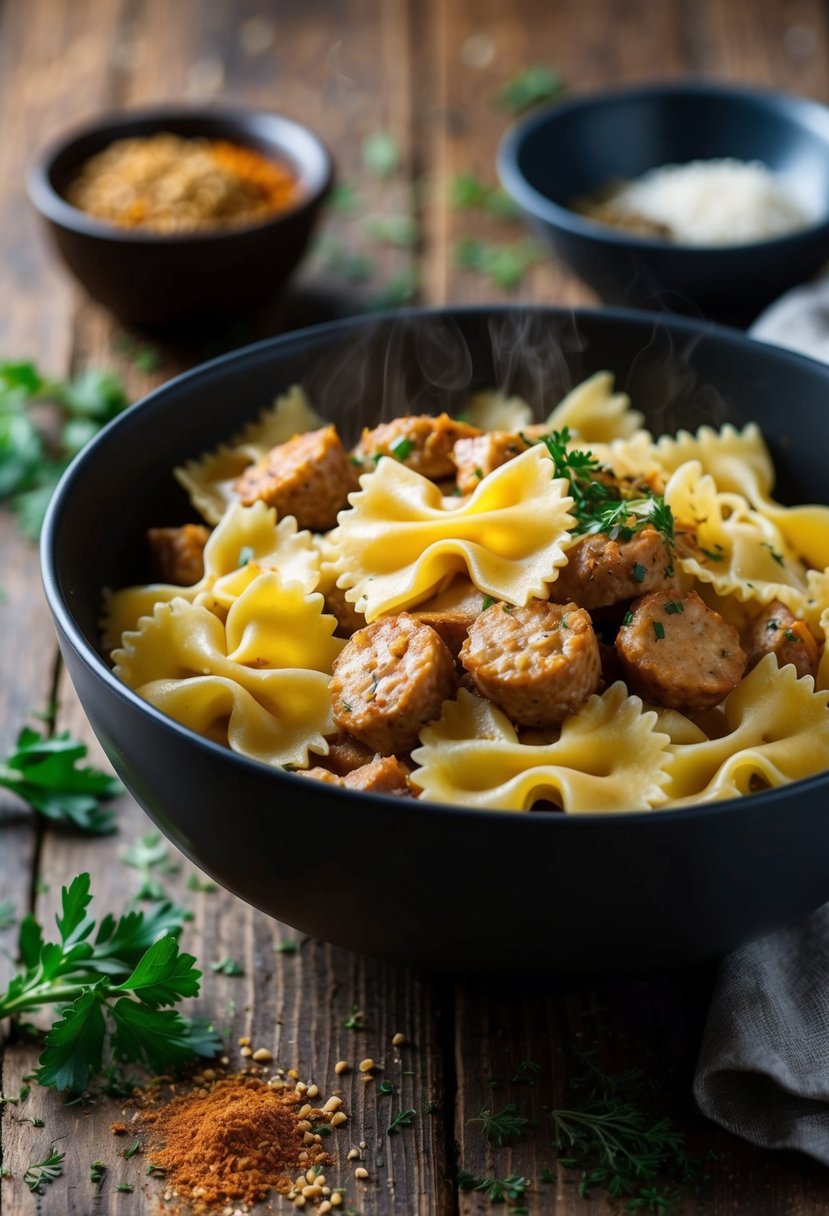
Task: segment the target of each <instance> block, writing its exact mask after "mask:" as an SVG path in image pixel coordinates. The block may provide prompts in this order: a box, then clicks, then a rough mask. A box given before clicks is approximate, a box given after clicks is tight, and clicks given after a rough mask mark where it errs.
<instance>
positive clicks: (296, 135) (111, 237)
mask: <svg viewBox="0 0 829 1216" xmlns="http://www.w3.org/2000/svg"><path fill="white" fill-rule="evenodd" d="M159 131H169V132H171V133H172V134H174V135H183V136H204V137H206V138H208V139H226V140H229V141H230V142H232V143H236V144H241V145H243V146H245V147H249V148H253V149H255V150H256V151H257V152H261V153H262V154H263V155H265V156H270V157H273V158H274V159H278V160H280V161H283V162H285V163H286V164H288V165H289V167H291V168H292V169H293V171H294V173H295V174H296V177H297V181H298V193H297V199H296V202H295V203H294V204H293V205H292V206H291V207H289V208H287V209H286V210H285V211H280V212H278V213H277V214H275V215H274V216H273V217H272V218H270V219H267V220H263V221H260V222H257V223H252V224H247V225H244V226H241V225H240V226H234V227H232V228H222V229H214V230H211V231H203V232H193V233H186V234H171V235H163V234H158V233H153V232H148V231H143V230H141V229H134V228H129V229H127V228H119V227H117V226H116V225H114V224H108V223H105V222H104V221H102V220H99V219H95V218H94V217H93V216H90V215H87V214H86V213H85V212H84V211H81V210H79V209H78V208H77V207H73V206H72V205H71V204H70V203H68V202H67V201H66V198H65V193H66V190H67V188H68V186H69V183H70V182H71V181H72V179H73V177H74V176H75V174H76V173H77V171H78V170H79V169H80V167H81V166H82V165H83V163H84V162H85V161H86V160H88V159H89V157H90V156H93V155H94V154H95V153H96V152H100V151H101V150H102V149H103V148H105V147H107V146H108V145H109V144H111V143H112V142H113V140H116V139H126V138H131V137H134V136H142V135H151V134H155V133H156V132H159ZM331 177H332V168H331V158H330V156H329V154H328V152H327V150H326V148H325V146H324V145H323V144H322V143H321V141H320V140H319V139H318V138H317V136H316V135H314V134H313V132H312V131H310V130H309V129H308V128H307V127H304V126H302V125H301V124H300V123H298V122H294V121H293V120H292V119H289V118H283V117H281V116H280V115H278V114H270V113H266V112H264V111H246V110H236V109H224V108H221V109H220V108H212V109H209V110H200V111H196V110H190V109H181V108H175V107H169V106H166V107H156V108H152V109H146V110H138V111H130V112H127V113H125V114H118V115H110V116H109V117H106V118H102V119H99V120H97V121H96V122H94V123H91V124H89V125H88V126H86V127H84V128H82V129H80V130H78V131H74V132H72V133H71V134H70V135H67V136H64V137H63V138H62V139H59V140H58V141H57V142H55V143H53V144H52V145H51V146H50V147H48V148H47V149H46V150H45V151H44V152H43V153H42V154H41V155H40V157H39V158H38V159H37V161H36V162H35V164H34V165H33V167H32V169H31V172H30V174H29V196H30V198H31V200H32V202H33V203H34V205H35V207H36V208H37V210H38V211H39V212H40V215H41V216H42V217H43V219H44V221H45V223H46V227H47V229H48V231H49V233H50V235H51V237H52V239H53V241H54V243H55V245H56V247H57V249H58V251H59V252H60V254H61V256H62V258H63V260H64V262H65V263H66V265H67V266H68V267H69V269H70V270H71V271H72V273H73V274H74V275H75V276H76V277H77V278H78V279H79V280H80V282H81V283H82V284H83V286H84V287H85V288H86V289H87V291H88V292H89V294H90V295H92V296H94V298H95V299H96V300H99V301H100V303H102V304H104V305H106V307H107V308H109V309H111V311H112V312H114V313H115V314H116V316H118V317H119V318H120V319H121V320H122V321H124V322H126V323H127V324H131V325H138V326H143V327H145V328H164V327H168V326H171V325H180V324H183V323H192V322H197V321H210V322H215V321H217V320H222V319H227V318H233V317H240V316H244V315H248V314H251V313H253V312H255V311H256V309H258V308H260V307H262V306H263V305H265V304H266V303H267V302H268V301H270V300H271V299H273V298H274V296H276V295H277V294H278V293H279V291H280V290H281V289H282V287H283V286H284V284H285V280H286V279H287V277H288V275H289V274H290V273H291V271H292V270H293V269H294V267H295V266H296V265H297V263H298V262H299V260H300V259H301V257H302V255H303V254H304V252H305V250H306V248H307V245H308V241H309V238H310V236H311V232H312V230H313V226H314V222H315V220H316V217H317V213H318V211H319V208H320V204H321V203H322V201H323V199H324V198H325V195H326V193H327V192H328V190H329V188H330V185H331Z"/></svg>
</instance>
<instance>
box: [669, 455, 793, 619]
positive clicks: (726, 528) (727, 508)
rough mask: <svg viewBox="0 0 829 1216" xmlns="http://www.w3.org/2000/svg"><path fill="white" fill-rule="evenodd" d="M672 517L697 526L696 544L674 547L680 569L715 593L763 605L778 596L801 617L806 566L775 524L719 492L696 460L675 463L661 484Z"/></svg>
mask: <svg viewBox="0 0 829 1216" xmlns="http://www.w3.org/2000/svg"><path fill="white" fill-rule="evenodd" d="M665 502H666V503H667V504H668V506H669V507H670V508H671V510H672V511H673V514H674V518H675V519H676V520H677V521H679V522H680V523H685V524H689V525H693V526H694V527H695V529H696V545H695V547H694V548H693V549H691V548H685V549H681V550H680V551H679V552H678V556H677V561H678V564H679V566H680V567H681V568H682V570H683V571H684V572H685V573H686V574H689V575H692V576H693V577H694V578H697V579H699V580H700V581H701V582H703V583H708V584H710V585H711V586H712V587H713V588H714V590H715V591H716V592H717V594H718V595H722V596H727V595H735V596H737V598H738V599H740V600H757V601H759V602H760V603H762V604H768V603H770V602H771V601H772V600H775V599H779V600H782V602H783V603H784V604H786V605H787V606H788V607H789V608H791V610H792V612H794V613H795V615H796V616H802V615H803V613H804V611H805V607H806V599H807V596H808V583H807V579H806V569H805V567H804V565H803V563H802V562H801V561H800V560H799V559H798V557H797V555H796V554H794V553H793V552H792V551H791V549H790V548H789V546H788V544H787V543H786V540H785V538H784V537H783V536H782V535H781V533H780V531H779V529H778V528H777V526H776V525H775V524H774V523H773V522H772V521H771V520H770V519H768V518H767V517H766V516H765V515H761V514H760V513H759V512H757V511H754V510H753V509H752V508H751V507H750V506H749V505H748V503H747V502H746V500H745V499H744V498H743V497H742V496H741V495H739V494H732V493H722V492H721V491H720V490H719V489H718V487H717V485H716V483H715V481H714V478H713V477H712V476H711V475H710V474H709V473H705V472H703V469H702V465H701V464H700V462H699V461H698V460H689V461H687V462H686V463H685V464H682V465H680V466H679V468H678V469H677V470H676V472H674V473H673V474H672V475H671V477H670V479H669V481H668V484H667V485H666V487H665Z"/></svg>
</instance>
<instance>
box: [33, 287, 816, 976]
mask: <svg viewBox="0 0 829 1216" xmlns="http://www.w3.org/2000/svg"><path fill="white" fill-rule="evenodd" d="M601 368H610V369H612V370H613V371H614V372H615V373H616V376H617V383H618V385H619V386H620V387H623V388H624V389H626V390H627V391H629V392H630V393H631V395H632V397H633V400H634V402H635V404H636V405H637V406H638V407H639V408H640V409H642V410H644V411H645V412H646V414H647V416H648V419H649V421H650V423H651V424H652V426H653V427H654V429H655V430H656V431H658V432H661V431H666V430H673V429H674V428H676V427H677V426H679V425H691V426H696V425H699V424H700V423H703V422H708V423H713V424H719V423H721V422H723V421H724V420H726V419H731V420H733V421H737V422H740V421H745V420H748V419H756V420H757V421H758V422H759V423H760V424H761V426H762V427H763V429H764V431H765V433H766V435H767V437H768V440H769V442H770V445H771V448H772V451H773V453H774V456H775V458H776V461H777V468H778V470H779V484H778V492H779V493H780V494H781V495H782V496H783V497H784V498H786V497H788V498H789V500H793V499H797V500H798V501H805V500H817V501H820V500H821V499H823V500H824V501H825V500H826V497H827V490H826V485H827V478H826V469H827V457H826V445H825V435H826V414H825V412H824V404H825V402H826V401H829V368H827V367H825V366H823V365H821V364H818V363H814V362H812V361H810V360H808V359H804V358H802V357H800V356H798V355H794V354H791V353H790V352H787V351H781V350H778V349H775V348H773V347H770V346H765V345H762V344H760V343H755V342H753V341H751V340H750V339H748V338H745V337H743V336H742V335H740V334H738V333H736V332H732V331H730V330H727V329H719V328H717V327H716V326H710V325H708V326H706V325H704V324H701V323H695V322H690V321H687V320H683V319H681V318H671V319H668V318H665V319H660V318H659V317H656V316H651V315H645V314H637V313H634V312H628V313H626V312H582V313H576V314H571V313H568V312H563V311H556V310H553V309H547V310H545V309H533V310H530V311H509V310H505V309H498V308H483V309H480V310H453V311H445V312H440V311H429V310H423V311H413V312H410V313H402V314H398V315H394V316H386V317H381V318H377V319H366V318H363V319H357V320H349V321H345V322H336V323H332V324H329V325H325V326H321V327H319V328H316V329H308V330H304V331H301V332H297V333H293V334H290V335H288V336H286V337H282V338H277V339H275V340H271V341H268V342H264V343H261V344H259V345H257V346H252V347H249V348H248V349H246V350H242V351H239V352H237V353H235V354H232V355H228V356H226V357H224V358H222V359H218V360H216V361H214V362H212V363H209V364H207V365H205V366H204V367H201V368H198V369H196V370H195V371H193V372H190V373H188V374H187V375H184V376H181V377H179V378H178V379H177V380H173V381H171V382H170V383H168V384H166V385H164V387H162V388H160V389H159V390H157V391H156V392H154V393H152V394H151V395H150V396H149V397H147V398H146V399H145V400H144V401H143V402H141V403H139V404H138V405H135V406H133V407H132V409H130V410H128V411H127V412H126V413H125V414H124V415H123V416H122V417H120V418H119V419H117V420H116V421H115V422H113V423H112V424H111V425H110V426H109V427H107V429H106V430H105V431H103V432H102V433H101V435H100V436H99V437H98V438H97V439H95V441H94V442H93V443H92V444H91V445H90V446H89V447H88V448H87V449H86V450H85V451H84V452H82V453H81V455H80V456H79V457H78V458H77V459H76V460H75V462H74V463H73V465H72V466H71V468H70V469H69V471H68V472H67V473H66V475H65V477H64V478H63V480H62V481H61V483H60V486H59V488H58V490H57V492H56V494H55V497H54V499H53V501H52V505H51V508H50V511H49V515H48V519H47V521H46V525H45V529H44V533H43V544H42V555H43V577H44V582H45V588H46V595H47V598H48V601H49V605H50V607H51V610H52V613H53V615H54V619H55V622H56V625H57V629H58V634H59V638H60V643H61V648H62V650H63V654H64V657H65V660H66V664H67V667H68V669H69V674H70V675H71V677H72V680H73V681H74V683H75V687H76V688H77V691H78V694H79V696H80V699H81V702H82V704H83V706H84V709H85V710H86V713H87V714H88V716H89V719H90V721H91V723H92V726H93V728H94V730H95V732H96V734H97V735H98V737H99V738H100V740H101V742H102V744H103V746H104V748H105V750H106V752H107V755H108V756H109V757H110V759H111V760H112V763H113V765H114V766H115V768H116V770H117V771H118V773H119V774H120V775H121V777H122V778H123V780H124V782H125V783H126V785H127V786H128V788H129V789H130V791H131V792H132V793H133V795H134V796H135V797H136V798H137V799H138V801H139V802H140V803H141V805H142V806H143V807H144V808H145V809H146V810H147V812H148V813H149V815H150V816H151V817H152V818H153V819H154V821H155V822H156V823H157V824H158V826H159V827H160V828H161V829H162V830H163V831H164V832H165V833H166V834H167V835H168V836H169V837H170V838H171V839H172V840H174V841H175V843H176V844H177V845H178V846H179V847H180V848H181V849H183V851H184V852H185V853H186V854H188V855H189V856H190V857H191V858H192V859H193V860H194V861H195V862H196V863H197V864H198V865H199V866H201V867H202V868H203V869H204V870H206V871H207V872H208V873H209V874H211V875H212V876H213V877H214V878H216V879H217V880H218V881H219V882H221V883H222V884H223V885H224V886H226V887H228V888H230V890H232V891H234V892H235V893H236V894H237V895H239V896H241V897H242V898H244V899H246V900H248V901H249V902H250V903H252V904H254V905H256V906H257V907H259V908H262V909H264V910H266V911H267V912H269V913H271V914H272V915H273V916H276V917H278V918H280V919H281V920H284V921H286V922H288V923H289V924H291V925H293V926H295V927H296V928H297V929H299V930H300V931H302V932H304V933H308V934H312V935H314V936H316V937H321V938H324V939H326V940H329V941H332V942H335V943H338V944H340V945H343V946H348V947H351V948H353V949H357V950H362V951H365V952H370V953H376V954H381V955H387V956H391V957H395V958H398V959H401V960H406V961H408V962H411V963H417V964H424V965H429V966H431V965H434V966H438V967H444V968H454V969H471V968H484V969H488V970H491V969H493V968H504V969H508V968H520V969H532V970H538V969H545V970H546V969H549V968H554V969H559V970H582V971H586V970H587V971H589V970H596V969H603V970H616V971H641V970H643V969H646V968H651V967H663V966H667V965H671V964H685V963H691V962H695V961H698V960H702V959H706V958H711V957H714V956H717V955H720V954H722V953H723V952H725V951H728V950H730V949H732V948H733V947H735V946H737V945H739V944H740V943H742V942H744V941H746V940H747V939H749V938H751V937H752V936H753V935H756V934H759V933H762V932H763V931H765V930H770V929H772V928H774V927H776V926H780V925H783V924H785V923H787V922H792V921H795V920H796V919H797V918H799V917H801V916H803V915H805V914H806V913H807V912H809V911H810V910H811V909H813V908H815V907H817V906H818V905H819V904H820V903H822V902H823V901H824V900H827V899H829V818H827V806H829V773H825V774H822V775H820V776H816V777H813V778H810V779H807V780H803V781H799V782H796V783H794V784H791V785H789V786H786V787H782V788H779V789H776V790H773V791H768V792H764V793H758V794H755V795H752V796H751V797H746V798H743V799H734V800H730V801H727V802H721V803H715V804H708V805H704V806H700V807H695V808H689V809H678V810H668V811H652V812H648V813H626V814H613V815H607V816H602V815H596V814H586V815H563V814H560V813H555V812H532V813H530V814H516V813H513V812H487V811H480V810H475V809H467V808H463V807H457V806H443V805H436V804H427V803H418V802H414V801H405V800H395V799H393V798H388V797H381V796H375V795H370V794H358V793H352V792H349V791H346V790H341V789H332V788H331V787H330V786H326V785H323V784H320V783H317V782H309V781H308V780H307V778H302V777H297V776H293V775H291V774H288V773H284V772H282V771H275V770H273V769H271V768H268V767H266V766H265V765H264V764H260V763H258V762H255V761H252V760H247V759H244V758H242V757H240V756H238V755H235V754H234V753H232V752H230V751H228V750H225V749H223V748H222V747H220V746H218V745H216V744H214V743H211V742H207V741H205V740H204V739H202V738H200V737H199V736H197V735H195V734H193V733H192V732H190V731H189V730H187V729H185V728H183V727H181V726H179V725H177V724H176V723H175V722H174V721H172V720H171V719H170V718H167V717H165V716H164V715H162V714H161V713H159V712H158V711H157V710H156V709H154V708H152V707H151V706H150V705H148V704H147V703H146V702H144V701H142V700H141V699H140V698H139V697H138V696H137V695H136V694H135V693H134V692H132V691H131V690H130V689H129V688H127V687H126V686H125V685H124V684H122V683H121V682H120V681H119V680H117V679H116V678H115V676H114V675H113V674H112V672H111V671H110V669H109V667H108V665H107V663H106V662H105V661H104V659H103V658H102V656H101V653H100V649H99V638H98V621H99V617H100V608H101V594H102V589H103V588H104V587H106V586H112V587H118V586H123V585H126V584H129V583H133V582H137V581H141V580H144V579H146V577H147V571H146V569H145V566H144V556H143V555H144V550H145V545H144V532H145V529H146V528H147V527H148V526H149V525H155V524H164V523H175V522H182V521H184V520H186V519H188V518H192V516H191V513H190V508H189V504H188V502H187V500H186V497H185V495H184V492H183V491H182V490H181V488H180V487H179V486H178V485H177V483H176V482H175V481H174V479H173V477H172V474H171V470H172V468H173V467H174V466H175V465H177V464H179V463H181V462H182V461H185V460H187V459H188V458H190V457H192V456H195V455H197V454H198V453H200V452H201V451H203V450H204V449H205V448H208V447H211V446H212V445H215V444H217V443H218V442H220V441H221V440H224V439H225V438H227V437H228V436H229V435H230V434H231V433H232V432H234V431H235V430H236V429H238V428H239V427H240V426H241V425H242V424H243V423H244V422H245V421H246V420H248V419H251V418H253V417H254V416H255V415H256V414H257V412H258V411H259V409H260V408H261V407H262V406H263V405H265V404H266V403H268V402H270V401H271V399H272V398H273V396H274V394H276V393H277V392H279V391H281V390H284V389H286V388H287V387H288V386H290V385H292V384H295V383H301V384H303V385H304V386H305V387H306V389H307V391H308V393H309V395H310V397H311V399H312V401H314V403H315V404H316V405H317V407H318V408H319V409H320V410H321V411H322V413H323V414H324V415H325V416H327V417H330V418H331V419H332V420H333V421H335V422H336V423H337V424H338V425H339V426H340V427H341V428H342V431H343V434H344V436H345V437H346V439H351V440H353V439H354V438H355V437H356V436H357V434H358V432H359V429H360V427H361V426H362V425H363V424H364V423H367V422H372V421H376V420H377V419H379V418H380V417H381V416H384V417H390V416H394V415H395V414H399V413H403V412H406V410H412V409H413V410H416V411H423V410H432V411H436V410H440V409H443V408H446V409H448V410H449V411H450V412H451V411H454V412H458V411H459V410H460V409H461V408H462V403H463V401H464V399H465V397H466V394H467V392H468V391H469V390H473V391H474V390H477V389H480V388H482V387H485V386H493V385H500V386H501V387H503V388H504V389H505V390H507V391H509V392H510V393H518V394H521V395H522V396H524V397H525V398H527V399H528V400H529V401H530V402H531V403H532V404H533V406H534V407H535V409H536V411H537V413H538V415H539V416H540V415H541V412H542V410H545V409H548V408H549V406H550V404H551V402H554V401H555V400H557V399H558V397H559V396H560V395H561V394H562V393H563V392H564V391H565V390H566V389H567V388H569V387H570V386H571V385H572V384H573V383H575V382H578V381H579V380H581V379H582V378H583V377H585V376H587V375H589V374H591V373H593V372H595V371H596V370H598V369H601Z"/></svg>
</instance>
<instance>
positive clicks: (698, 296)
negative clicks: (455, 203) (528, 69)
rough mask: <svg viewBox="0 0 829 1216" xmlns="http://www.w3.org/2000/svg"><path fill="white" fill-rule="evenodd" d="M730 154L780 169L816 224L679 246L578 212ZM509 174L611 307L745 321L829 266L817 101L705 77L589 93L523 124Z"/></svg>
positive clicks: (825, 147) (524, 206)
mask: <svg viewBox="0 0 829 1216" xmlns="http://www.w3.org/2000/svg"><path fill="white" fill-rule="evenodd" d="M723 159H733V160H736V161H741V162H759V164H760V165H762V166H765V167H766V168H767V169H768V170H770V171H771V172H772V173H773V174H774V175H775V180H776V182H777V183H778V185H779V188H780V190H781V191H783V192H785V194H786V195H787V196H788V197H789V198H790V199H791V200H792V202H793V203H794V204H796V205H797V206H798V208H799V210H800V211H801V212H802V214H803V217H804V221H805V226H804V227H803V228H802V229H801V230H799V231H793V232H791V233H790V234H789V235H784V236H779V237H776V238H774V239H768V240H761V241H751V242H748V243H744V244H733V245H727V244H726V245H712V244H707V245H702V244H699V245H690V244H678V243H674V242H670V241H668V240H666V239H664V238H662V237H654V236H647V235H637V234H633V233H631V232H628V231H624V230H623V229H621V228H617V227H611V226H610V225H609V224H605V223H600V222H599V221H598V220H596V219H592V218H589V217H588V216H586V215H584V214H581V213H580V211H579V210H577V209H576V206H575V205H574V204H575V203H576V201H577V200H579V199H583V198H585V196H590V195H591V194H593V193H594V192H596V191H598V190H601V189H602V188H603V187H606V186H607V185H608V184H610V183H612V182H621V181H633V180H635V179H638V178H640V177H641V176H642V175H643V174H645V173H647V172H649V171H651V170H654V169H658V168H662V167H664V166H668V165H686V164H688V163H690V162H694V161H718V160H723ZM498 171H499V175H500V178H501V181H502V183H503V186H504V189H505V190H506V191H507V192H508V193H509V194H510V195H511V197H512V198H513V199H514V200H515V202H516V203H517V204H518V206H519V207H520V208H521V211H522V213H523V215H524V218H525V220H526V222H527V223H528V224H529V226H530V227H531V228H532V229H533V230H534V231H535V232H537V233H538V234H539V236H540V237H541V238H542V239H543V240H544V241H545V242H546V243H547V244H548V245H549V247H550V249H551V250H552V252H553V253H554V254H555V255H556V257H558V258H560V259H561V260H562V261H563V262H565V263H566V264H567V265H568V266H569V267H570V268H571V269H572V270H574V271H575V272H576V274H578V275H579V276H580V277H581V278H582V279H584V281H585V282H586V283H588V284H589V285H590V286H591V287H593V288H594V289H595V290H596V291H597V292H598V294H599V296H600V297H601V298H602V299H603V300H605V301H606V302H607V303H610V304H628V305H633V306H635V307H641V308H653V309H668V310H671V311H675V312H685V313H689V314H692V315H700V314H701V315H703V316H706V317H710V318H713V319H716V320H721V321H727V322H733V323H736V324H740V325H744V324H748V323H749V322H750V321H751V320H752V319H753V318H754V317H755V316H757V314H758V313H759V312H760V311H761V309H763V308H764V307H765V306H766V305H767V304H769V303H771V301H772V300H774V299H776V298H777V297H778V296H779V295H781V294H782V293H783V292H784V291H786V290H787V289H788V288H790V287H793V286H795V285H796V284H798V283H802V282H804V281H805V280H807V279H809V278H811V276H812V275H814V274H815V273H816V272H817V271H818V270H819V269H820V267H821V266H822V265H823V263H824V262H825V261H826V260H827V258H829V109H827V107H826V106H823V105H820V104H819V103H818V102H815V101H811V100H809V99H806V98H802V97H792V96H786V95H784V94H780V93H773V92H768V91H763V90H758V89H750V88H743V87H740V86H736V85H726V84H715V83H705V82H696V83H667V84H659V85H652V86H646V87H637V88H629V89H620V90H618V91H616V92H606V93H597V94H587V95H585V96H584V97H575V98H573V99H572V100H569V101H565V102H564V103H562V104H561V105H557V106H554V107H550V108H547V109H544V110H541V111H538V112H534V113H533V114H531V115H530V116H529V117H527V118H525V119H523V120H522V121H521V122H519V123H518V124H517V125H516V126H515V127H513V128H512V129H511V130H510V131H509V132H508V133H507V135H506V136H505V138H504V140H503V142H502V144H501V147H500V149H499V152H498Z"/></svg>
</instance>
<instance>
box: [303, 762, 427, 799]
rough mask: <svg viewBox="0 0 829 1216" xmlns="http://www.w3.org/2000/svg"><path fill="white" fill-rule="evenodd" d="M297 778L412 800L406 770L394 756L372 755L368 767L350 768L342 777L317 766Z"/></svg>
mask: <svg viewBox="0 0 829 1216" xmlns="http://www.w3.org/2000/svg"><path fill="white" fill-rule="evenodd" d="M299 776H300V777H312V778H314V779H315V780H316V781H323V782H324V783H325V784H326V785H338V786H340V787H341V788H342V789H347V790H362V791H363V792H364V793H367V794H392V795H394V796H395V797H397V798H412V797H414V791H413V790H412V787H411V784H410V782H409V770H408V769H407V768H406V766H405V764H402V763H401V762H400V761H399V760H398V759H397V757H396V756H375V757H374V759H373V760H370V761H369V762H368V764H363V765H361V767H360V768H355V769H352V770H351V772H349V773H346V775H345V776H344V777H338V776H336V774H334V773H332V772H330V771H329V770H328V769H327V768H322V767H320V766H317V767H316V768H306V769H302V770H300V772H299Z"/></svg>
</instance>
